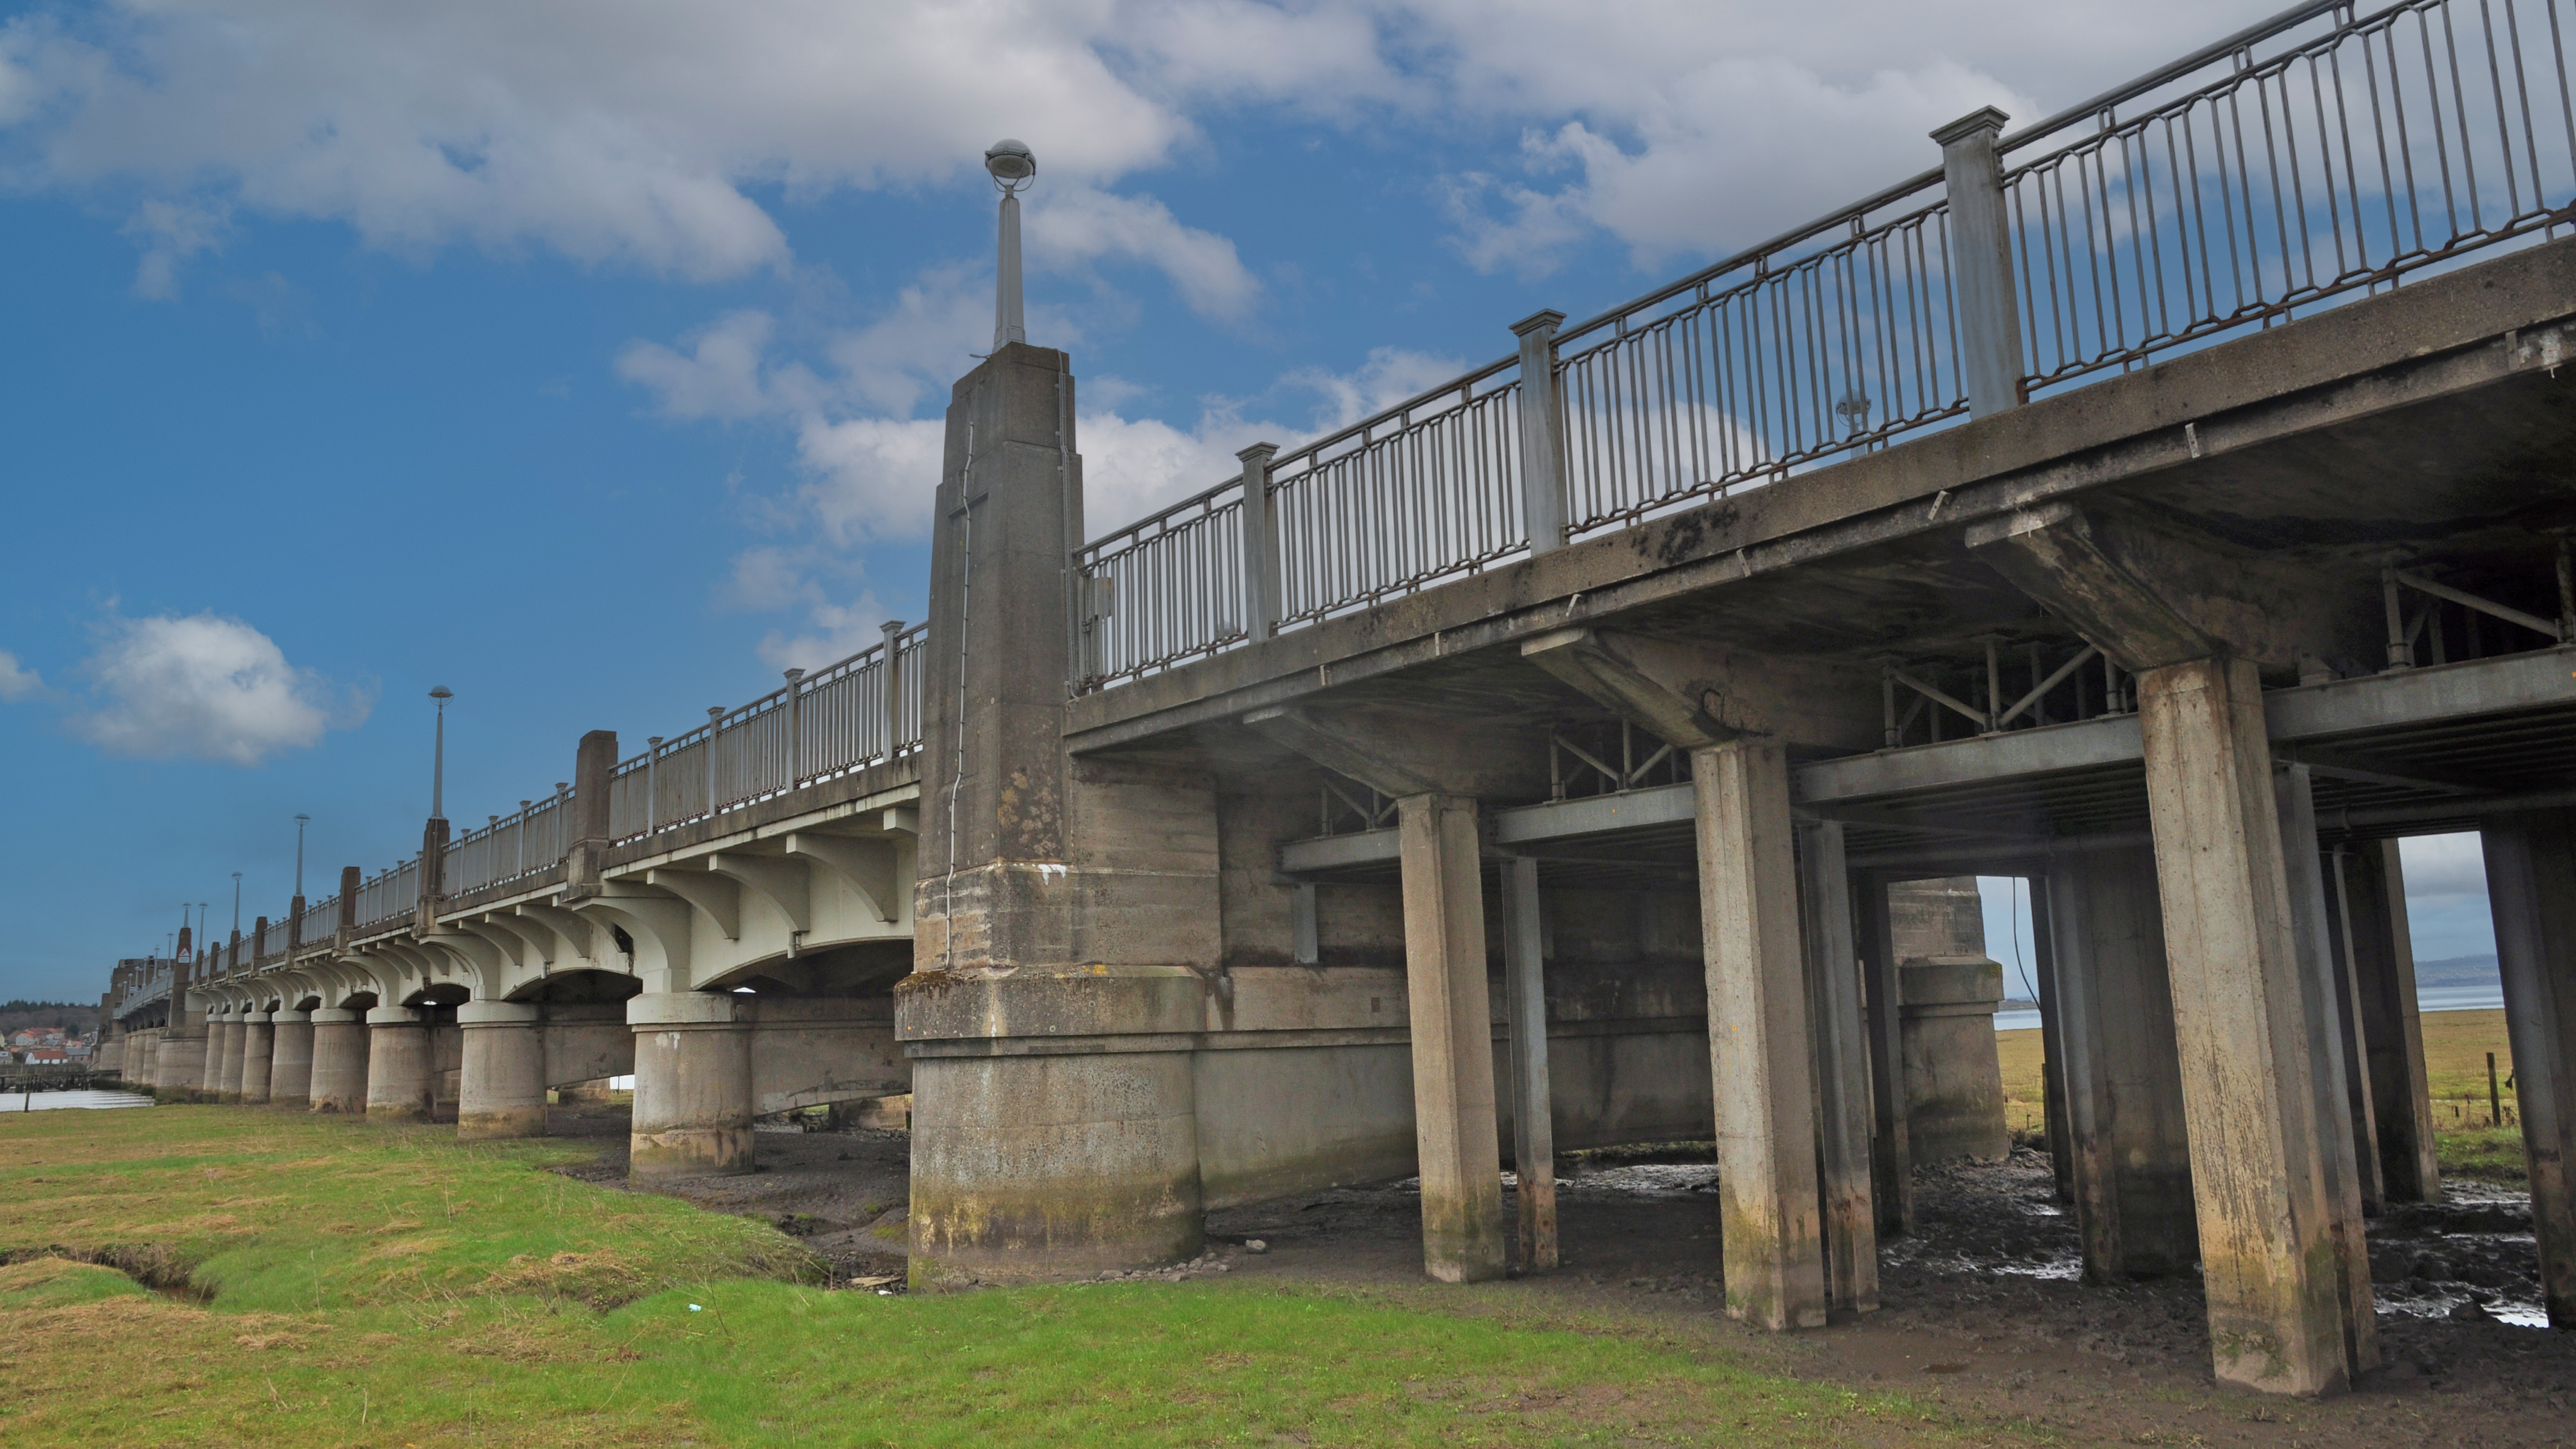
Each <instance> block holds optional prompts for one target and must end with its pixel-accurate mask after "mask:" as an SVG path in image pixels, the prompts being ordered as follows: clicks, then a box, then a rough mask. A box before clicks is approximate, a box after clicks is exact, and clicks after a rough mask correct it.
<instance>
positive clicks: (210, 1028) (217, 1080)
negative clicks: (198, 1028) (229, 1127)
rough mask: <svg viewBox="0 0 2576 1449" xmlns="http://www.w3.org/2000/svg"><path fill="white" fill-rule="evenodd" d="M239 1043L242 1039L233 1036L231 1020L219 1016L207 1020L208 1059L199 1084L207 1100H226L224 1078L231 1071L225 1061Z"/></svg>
mask: <svg viewBox="0 0 2576 1449" xmlns="http://www.w3.org/2000/svg"><path fill="white" fill-rule="evenodd" d="M239 1042H240V1038H239V1037H237V1036H235V1035H234V1034H233V1031H232V1022H231V1021H230V1020H229V1019H227V1018H224V1017H217V1016H210V1017H208V1018H206V1057H205V1062H204V1064H203V1074H202V1076H201V1078H200V1079H199V1081H198V1082H197V1090H198V1091H200V1092H203V1093H204V1094H205V1096H206V1098H207V1100H209V1101H214V1102H220V1101H222V1100H223V1099H224V1076H225V1073H226V1072H227V1071H228V1070H229V1068H228V1067H227V1065H226V1061H225V1059H226V1058H228V1057H230V1056H231V1055H232V1054H233V1052H234V1050H235V1049H236V1047H237V1046H238V1044H239Z"/></svg>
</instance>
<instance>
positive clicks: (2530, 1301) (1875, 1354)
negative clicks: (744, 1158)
mask: <svg viewBox="0 0 2576 1449" xmlns="http://www.w3.org/2000/svg"><path fill="white" fill-rule="evenodd" d="M623 1117H624V1114H623V1112H622V1111H621V1112H618V1113H616V1114H615V1120H614V1121H611V1120H609V1119H608V1118H606V1117H594V1118H593V1119H592V1120H590V1121H587V1122H581V1123H575V1122H566V1123H564V1124H563V1126H564V1128H566V1129H569V1131H568V1133H567V1135H569V1134H570V1132H583V1131H586V1132H587V1133H588V1134H597V1135H610V1136H613V1135H614V1134H616V1133H618V1132H621V1131H622V1127H623ZM603 1145H606V1146H609V1147H610V1148H611V1150H610V1151H609V1152H608V1153H606V1154H605V1155H604V1156H603V1157H601V1158H600V1159H599V1160H598V1161H597V1162H596V1163H594V1164H590V1165H587V1166H585V1167H584V1168H582V1169H578V1170H577V1172H576V1175H579V1176H582V1177H585V1178H591V1179H593V1180H598V1181H622V1180H623V1177H624V1173H625V1153H624V1150H623V1142H622V1140H619V1141H614V1142H611V1143H604V1144H603ZM908 1148H909V1143H908V1140H907V1138H906V1137H905V1134H902V1133H899V1132H860V1133H852V1134H824V1133H816V1134H801V1133H790V1132H763V1133H762V1134H760V1138H759V1144H758V1159H759V1164H760V1170H759V1171H758V1172H756V1173H754V1174H753V1175H751V1176H749V1177H735V1178H702V1179H692V1180H684V1181H680V1182H675V1183H671V1184H667V1185H666V1186H665V1187H664V1188H663V1189H662V1190H665V1191H670V1192H672V1193H674V1194H675V1195H678V1196H681V1197H684V1198H687V1199H689V1200H690V1201H693V1202H697V1203H700V1204H702V1205H704V1206H706V1207H709V1208H713V1209H716V1210H718V1211H724V1212H741V1213H750V1214H756V1215H760V1216H764V1217H768V1218H770V1219H771V1220H772V1221H776V1222H779V1223H780V1224H781V1225H782V1226H784V1227H786V1228H787V1229H788V1230H789V1231H790V1232H793V1233H796V1234H797V1235H798V1236H801V1237H804V1238H805V1239H806V1240H807V1241H808V1242H810V1243H812V1244H813V1245H814V1246H815V1247H816V1248H817V1249H818V1250H819V1251H822V1252H823V1253H825V1254H826V1255H827V1256H829V1257H830V1258H831V1259H832V1260H833V1262H834V1264H835V1269H836V1272H837V1273H838V1274H839V1275H840V1276H842V1277H845V1278H846V1277H849V1276H854V1275H855V1276H868V1275H881V1274H885V1273H890V1272H899V1271H900V1266H901V1260H900V1254H901V1251H902V1244H903V1200H904V1191H905V1187H904V1184H905V1173H906V1166H907V1162H908ZM1582 1166H1583V1165H1582V1164H1581V1163H1580V1162H1579V1161H1578V1163H1577V1164H1576V1166H1575V1171H1576V1173H1577V1175H1576V1176H1573V1177H1570V1178H1568V1179H1566V1180H1564V1181H1563V1182H1562V1183H1561V1184H1560V1186H1559V1189H1558V1204H1559V1216H1560V1221H1561V1233H1562V1238H1563V1243H1564V1257H1565V1266H1564V1267H1563V1268H1562V1269H1561V1270H1560V1271H1558V1272H1556V1273H1553V1274H1547V1275H1542V1276H1538V1277H1531V1278H1521V1279H1516V1280H1514V1281H1513V1282H1512V1283H1510V1284H1508V1285H1505V1286H1503V1287H1501V1288H1500V1289H1498V1290H1493V1292H1492V1293H1489V1294H1488V1295H1487V1296H1485V1297H1482V1298H1480V1299H1478V1300H1477V1304H1478V1305H1479V1306H1477V1307H1476V1308H1474V1309H1472V1310H1471V1311H1507V1312H1512V1313H1515V1314H1517V1315H1527V1316H1529V1317H1531V1318H1532V1319H1533V1321H1548V1320H1563V1321H1574V1320H1580V1321H1583V1322H1588V1323H1593V1324H1601V1323H1603V1322H1604V1321H1605V1320H1606V1321H1607V1322H1609V1323H1611V1324H1613V1325H1617V1324H1622V1323H1624V1324H1625V1325H1627V1326H1628V1328H1629V1329H1632V1330H1634V1331H1642V1332H1649V1333H1653V1334H1655V1335H1656V1336H1658V1337H1670V1338H1677V1339H1680V1340H1682V1341H1692V1340H1696V1341H1700V1342H1704V1343H1707V1344H1708V1345H1710V1346H1711V1347H1712V1348H1715V1349H1720V1350H1722V1351H1724V1352H1726V1353H1727V1354H1729V1355H1730V1356H1732V1357H1736V1358H1739V1359H1742V1360H1745V1361H1748V1362H1749V1363H1750V1364H1751V1365H1753V1366H1756V1367H1761V1368H1767V1369H1770V1370H1772V1371H1775V1372H1782V1373H1789V1374H1793V1375H1795V1376H1797V1377H1800V1378H1805V1379H1823V1380H1829V1381H1835V1382H1840V1383H1844V1384H1848V1385H1850V1386H1852V1387H1854V1388H1861V1389H1879V1390H1890V1391H1896V1392H1901V1393H1906V1394H1909V1395H1912V1396H1915V1397H1917V1398H1924V1399H1931V1400H1935V1401H1938V1402H1940V1403H1941V1404H1943V1405H1945V1406H1947V1407H1948V1408H1950V1409H1951V1410H1953V1411H1954V1412H1956V1413H1958V1414H1959V1415H1960V1416H1962V1417H1963V1418H1965V1419H1967V1420H1969V1421H1971V1422H1988V1423H1995V1424H1997V1425H1998V1426H2004V1425H2020V1426H2024V1427H2025V1428H2026V1429H2028V1430H2031V1431H2036V1432H2038V1433H2039V1434H2041V1435H2042V1436H2044V1437H2057V1438H2060V1439H2062V1440H2064V1441H2071V1442H2075V1443H2082V1444H2112V1443H2119V1444H2256V1445H2289V1444H2311V1445H2329V1444H2331V1445H2355V1446H2379V1445H2389V1446H2398V1445H2406V1446H2413V1445H2450V1444H2457V1445H2463V1446H2472V1445H2473V1446H2481V1449H2493V1446H2518V1445H2526V1444H2528V1445H2563V1444H2566V1443H2569V1442H2571V1439H2576V1421H2571V1419H2570V1417H2569V1413H2568V1410H2569V1407H2570V1405H2571V1404H2576V1334H2560V1333H2553V1332H2551V1331H2549V1330H2548V1329H2546V1328H2537V1327H2525V1326H2519V1325H2517V1324H2515V1323H2511V1322H2506V1321H2502V1320H2500V1319H2499V1318H2497V1317H2496V1316H2494V1315H2495V1314H2497V1313H2501V1314H2503V1315H2505V1317H2506V1318H2522V1319H2531V1320H2536V1317H2537V1299H2538V1287H2537V1282H2536V1263H2535V1260H2534V1250H2533V1246H2532V1239H2531V1229H2530V1216H2529V1208H2528V1205H2527V1201H2526V1200H2525V1199H2523V1198H2522V1197H2520V1195H2518V1194H2514V1193H2510V1192H2503V1191H2498V1190H2494V1189H2488V1188H2480V1187H2474V1186H2471V1187H2465V1188H2454V1190H2453V1191H2452V1193H2451V1194H2450V1195H2449V1199H2448V1200H2447V1201H2446V1202H2444V1203H2443V1204H2440V1205H2438V1206H2428V1207H2412V1208H2406V1209H2400V1210H2397V1211H2393V1212H2391V1213H2390V1214H2388V1215H2387V1216H2385V1217H2382V1218H2379V1219H2376V1220H2374V1221H2373V1222H2372V1223H2371V1227H2370V1238H2371V1259H2372V1272H2373V1277H2374V1279H2375V1280H2377V1284H2376V1291H2377V1296H2378V1299H2379V1307H2380V1312H2379V1315H2378V1328H2379V1334H2380V1343H2381V1349H2382V1353H2383V1356H2384V1357H2385V1359H2386V1360H2387V1366H2386V1367H2383V1368H2382V1369H2381V1370H2379V1371H2378V1372H2377V1373H2374V1374H2372V1375H2371V1376H2370V1377H2369V1379H2368V1380H2367V1381H2365V1383H2364V1384H2363V1385H2362V1386H2361V1387H2360V1389H2359V1390H2358V1391H2357V1392H2355V1393H2353V1394H2350V1395H2347V1396H2344V1397H2341V1398H2337V1399H2331V1400H2326V1401H2323V1402H2297V1401H2288V1400H2282V1399H2277V1398H2273V1397H2270V1396H2267V1395H2256V1394H2251V1393H2245V1392H2242V1391H2238V1390H2234V1389H2227V1388H2222V1387H2220V1386H2219V1385H2218V1384H2217V1383H2216V1382H2215V1380H2214V1379H2213V1378H2212V1377H2211V1375H2210V1371H2209V1348H2208V1335H2207V1332H2206V1329H2205V1327H2204V1324H2203V1316H2202V1303H2201V1296H2200V1284H2199V1280H2198V1278H2197V1277H2196V1276H2177V1277H2173V1278H2168V1279H2161V1280H2154V1281H2146V1282H2138V1283H2133V1284H2129V1285H2126V1286H2122V1287H2117V1288H2094V1287H2087V1286H2085V1285H2083V1284H2081V1283H2079V1282H2077V1281H2076V1276H2077V1272H2076V1269H2077V1245H2076V1237H2075V1223H2074V1219H2073V1217H2072V1215H2071V1214H2070V1213H2069V1212H2067V1211H2065V1210H2063V1209H2061V1208H2060V1206H2059V1205H2058V1204H2057V1202H2056V1200H2055V1194H2054V1190H2053V1185H2052V1183H2051V1181H2050V1176H2049V1171H2048V1164H2047V1159H2046V1158H2044V1157H2041V1156H2039V1155H2037V1154H2035V1153H2029V1152H2023V1153H2020V1154H2017V1155H2016V1157H2015V1158H2014V1160H2013V1161H2011V1162H2008V1163H2005V1164H2001V1165H1998V1166H1993V1167H1977V1166H1963V1167H1956V1168H1949V1169H1927V1170H1925V1171H1923V1172H1921V1173H1919V1174H1918V1175H1917V1180H1916V1215H1917V1219H1918V1228H1917V1231H1916V1232H1915V1233H1914V1234H1913V1235H1912V1236H1910V1237H1906V1238H1899V1239H1890V1240H1889V1241H1887V1242H1886V1243H1884V1244H1882V1252H1881V1270H1880V1271H1881V1280H1880V1281H1881V1296H1882V1300H1883V1304H1882V1308H1881V1311H1880V1312H1878V1313H1875V1314H1870V1315H1866V1316H1862V1317H1858V1318H1855V1319H1854V1320H1852V1321H1848V1322H1841V1321H1838V1322H1837V1323H1835V1324H1834V1325H1833V1326H1832V1327H1830V1328H1828V1329H1826V1330H1825V1331H1823V1332H1821V1333H1804V1334H1793V1335H1770V1334H1761V1333H1755V1332H1752V1331H1750V1330H1746V1329H1743V1328H1741V1327H1739V1326H1737V1325H1735V1324H1734V1323H1732V1322H1729V1321H1728V1320H1727V1319H1726V1318H1724V1316H1723V1315H1722V1312H1721V1309H1720V1304H1721V1303H1722V1301H1723V1293H1722V1290H1721V1287H1720V1275H1719V1244H1718V1238H1717V1231H1716V1230H1717V1201H1716V1196H1715V1194H1714V1192H1713V1191H1711V1189H1712V1188H1713V1187H1714V1184H1715V1180H1716V1169H1715V1168H1714V1167H1711V1166H1708V1165H1705V1164H1692V1163H1645V1164H1631V1165H1618V1166H1610V1167H1606V1168H1603V1169H1600V1170H1597V1171H1583V1170H1582ZM1507 1205H1508V1194H1507ZM1208 1237H1209V1244H1210V1248H1211V1250H1212V1251H1211V1257H1210V1259H1208V1260H1203V1262H1202V1264H1201V1265H1199V1266H1197V1267H1196V1268H1195V1269H1192V1270H1182V1271H1180V1272H1177V1273H1166V1274H1162V1275H1156V1276H1172V1277H1188V1276H1196V1275H1198V1274H1203V1273H1213V1272H1216V1271H1219V1270H1218V1268H1217V1266H1216V1265H1217V1264H1218V1263H1220V1262H1221V1263H1222V1265H1223V1271H1224V1272H1226V1273H1228V1274H1229V1275H1231V1276H1236V1277H1247V1278H1268V1277H1277V1278H1286V1279H1295V1280H1303V1281H1310V1282H1339V1283H1354V1284H1370V1285H1378V1286H1383V1287H1386V1288H1388V1289H1391V1290H1395V1291H1398V1292H1401V1293H1403V1294H1404V1295H1405V1296H1407V1297H1408V1298H1418V1299H1419V1300H1420V1301H1421V1304H1422V1306H1435V1305H1437V1304H1439V1303H1440V1302H1441V1300H1442V1295H1443V1292H1444V1290H1441V1289H1438V1288H1437V1287H1432V1286H1426V1285H1425V1284H1424V1283H1423V1279H1422V1276H1421V1256H1420V1253H1421V1249H1420V1203H1419V1198H1418V1196H1417V1193H1416V1191H1415V1190H1414V1188H1413V1185H1412V1184H1409V1183H1405V1184H1395V1185H1389V1186H1381V1187H1370V1188H1355V1189H1344V1190H1337V1191H1332V1192H1323V1193H1313V1194H1306V1195H1303V1196H1299V1197H1295V1198H1289V1199H1283V1200H1280V1201H1276V1202H1269V1203H1261V1204H1256V1205H1253V1206H1249V1207H1242V1208H1234V1209H1228V1210H1225V1211H1222V1212H1217V1213H1212V1214H1210V1215H1209V1218H1208ZM1256 1240H1257V1241H1259V1242H1260V1243H1261V1244H1262V1250H1261V1251H1259V1252H1254V1251H1251V1250H1250V1249H1249V1247H1248V1244H1249V1243H1250V1242H1252V1241H1256ZM1495 1294H1498V1295H1499V1296H1494V1295H1495ZM1452 1301H1453V1302H1458V1303H1460V1304H1461V1305H1462V1306H1463V1305H1464V1300H1461V1299H1455V1298H1453V1299H1452ZM2471 1305H2483V1306H2471Z"/></svg>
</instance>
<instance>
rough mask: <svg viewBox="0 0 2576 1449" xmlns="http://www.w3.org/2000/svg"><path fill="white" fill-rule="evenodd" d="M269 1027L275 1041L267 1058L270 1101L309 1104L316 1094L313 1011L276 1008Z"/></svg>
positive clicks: (270, 1016) (271, 1013)
mask: <svg viewBox="0 0 2576 1449" xmlns="http://www.w3.org/2000/svg"><path fill="white" fill-rule="evenodd" d="M269 1028H270V1030H271V1031H272V1032H273V1033H274V1040H273V1042H272V1044H271V1046H270V1048H269V1058H268V1100H270V1101H272V1102H292V1103H294V1104H295V1105H296V1106H298V1107H302V1106H305V1105H307V1104H308V1102H309V1101H310V1099H311V1097H312V1093H313V1014H312V1013H311V1012H306V1011H273V1012H270V1013H269Z"/></svg>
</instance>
